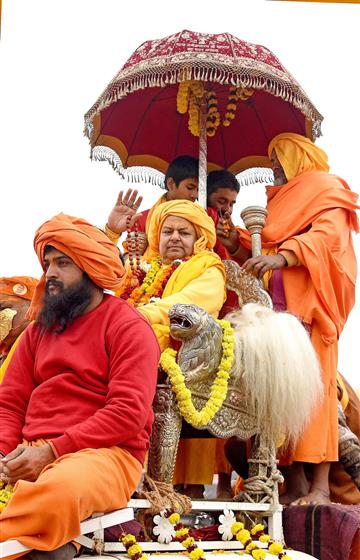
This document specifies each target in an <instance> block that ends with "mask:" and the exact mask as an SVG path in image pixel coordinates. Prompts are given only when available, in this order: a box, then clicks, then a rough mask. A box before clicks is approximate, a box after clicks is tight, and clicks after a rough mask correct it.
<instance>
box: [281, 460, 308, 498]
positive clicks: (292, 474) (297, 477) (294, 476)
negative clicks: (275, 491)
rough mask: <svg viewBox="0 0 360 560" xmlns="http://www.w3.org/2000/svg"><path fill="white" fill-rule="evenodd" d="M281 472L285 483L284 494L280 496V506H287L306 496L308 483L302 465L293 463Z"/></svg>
mask: <svg viewBox="0 0 360 560" xmlns="http://www.w3.org/2000/svg"><path fill="white" fill-rule="evenodd" d="M282 472H283V474H284V477H285V481H286V489H287V491H286V493H285V494H282V495H281V496H280V498H279V501H280V503H281V504H282V505H284V506H288V505H289V504H291V503H292V502H294V501H295V500H297V499H299V498H301V496H306V495H307V494H308V493H309V491H310V483H309V481H308V480H307V478H306V476H305V472H304V469H303V465H302V464H301V463H293V464H292V465H290V466H288V467H283V468H282Z"/></svg>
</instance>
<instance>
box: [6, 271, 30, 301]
mask: <svg viewBox="0 0 360 560" xmlns="http://www.w3.org/2000/svg"><path fill="white" fill-rule="evenodd" d="M38 282H39V280H37V279H36V278H32V277H31V276H10V277H8V278H6V277H3V278H0V294H5V295H8V296H16V297H19V298H22V299H28V300H31V299H32V297H33V295H34V291H35V287H36V285H37V284H38Z"/></svg>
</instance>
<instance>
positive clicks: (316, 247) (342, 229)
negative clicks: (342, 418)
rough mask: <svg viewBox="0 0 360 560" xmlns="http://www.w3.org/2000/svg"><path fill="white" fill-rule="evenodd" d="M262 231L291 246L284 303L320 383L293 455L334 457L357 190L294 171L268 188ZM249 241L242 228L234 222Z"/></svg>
mask: <svg viewBox="0 0 360 560" xmlns="http://www.w3.org/2000/svg"><path fill="white" fill-rule="evenodd" d="M267 194H268V204H267V211H268V217H267V221H266V224H265V227H264V229H263V233H262V241H263V247H264V249H265V250H267V251H275V252H277V251H279V250H282V249H285V250H289V251H293V252H294V253H295V255H296V257H297V258H298V261H299V266H294V267H291V268H284V269H282V278H283V284H284V291H285V298H286V305H287V309H288V311H289V312H291V313H293V314H294V315H296V316H297V317H298V318H299V319H300V320H301V321H303V323H304V324H306V325H308V326H309V327H310V328H311V340H312V343H313V345H314V347H315V349H316V351H317V354H318V357H319V360H320V364H321V369H322V376H323V382H324V400H323V402H322V404H320V405H319V407H318V409H317V411H316V413H315V414H314V417H313V418H312V420H311V422H310V424H309V426H308V428H307V429H306V430H305V432H304V434H303V436H302V437H301V439H300V441H299V443H298V445H297V447H296V449H295V450H294V454H293V457H292V458H293V460H295V461H305V462H310V463H321V462H324V461H337V459H338V428H337V425H338V420H337V391H336V371H337V355H338V344H337V341H338V338H339V335H340V333H341V331H342V329H343V327H344V324H345V322H346V319H347V317H348V314H349V313H350V311H351V309H352V307H353V305H354V301H355V282H356V259H355V253H354V248H353V243H352V236H351V233H352V231H356V232H357V231H358V230H359V226H358V220H357V217H356V214H355V210H356V208H359V207H358V206H357V203H356V201H357V195H356V194H355V193H353V192H352V191H350V189H349V187H348V185H347V184H346V183H345V181H343V180H342V179H340V178H338V177H336V176H334V175H330V174H328V173H326V172H324V171H312V172H307V173H302V174H301V175H298V176H297V177H294V178H293V179H291V180H290V181H289V182H288V183H286V184H285V185H283V186H281V187H268V189H267ZM239 236H240V240H241V242H242V243H243V244H244V245H245V246H246V247H248V248H250V246H251V245H250V238H249V233H248V232H247V231H245V230H242V229H239Z"/></svg>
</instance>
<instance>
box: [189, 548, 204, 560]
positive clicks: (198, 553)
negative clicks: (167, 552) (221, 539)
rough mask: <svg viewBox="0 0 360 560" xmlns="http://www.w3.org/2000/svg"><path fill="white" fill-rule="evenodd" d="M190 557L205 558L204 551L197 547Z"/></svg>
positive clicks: (195, 558) (196, 559)
mask: <svg viewBox="0 0 360 560" xmlns="http://www.w3.org/2000/svg"><path fill="white" fill-rule="evenodd" d="M189 556H190V558H191V560H200V558H204V557H205V555H204V551H203V550H202V549H201V548H195V550H192V551H191V552H190V555H189Z"/></svg>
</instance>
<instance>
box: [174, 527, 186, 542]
mask: <svg viewBox="0 0 360 560" xmlns="http://www.w3.org/2000/svg"><path fill="white" fill-rule="evenodd" d="M188 533H189V529H188V528H187V527H182V528H181V529H178V530H177V531H176V532H175V535H176V537H177V538H178V539H179V538H180V537H185V535H188Z"/></svg>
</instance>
